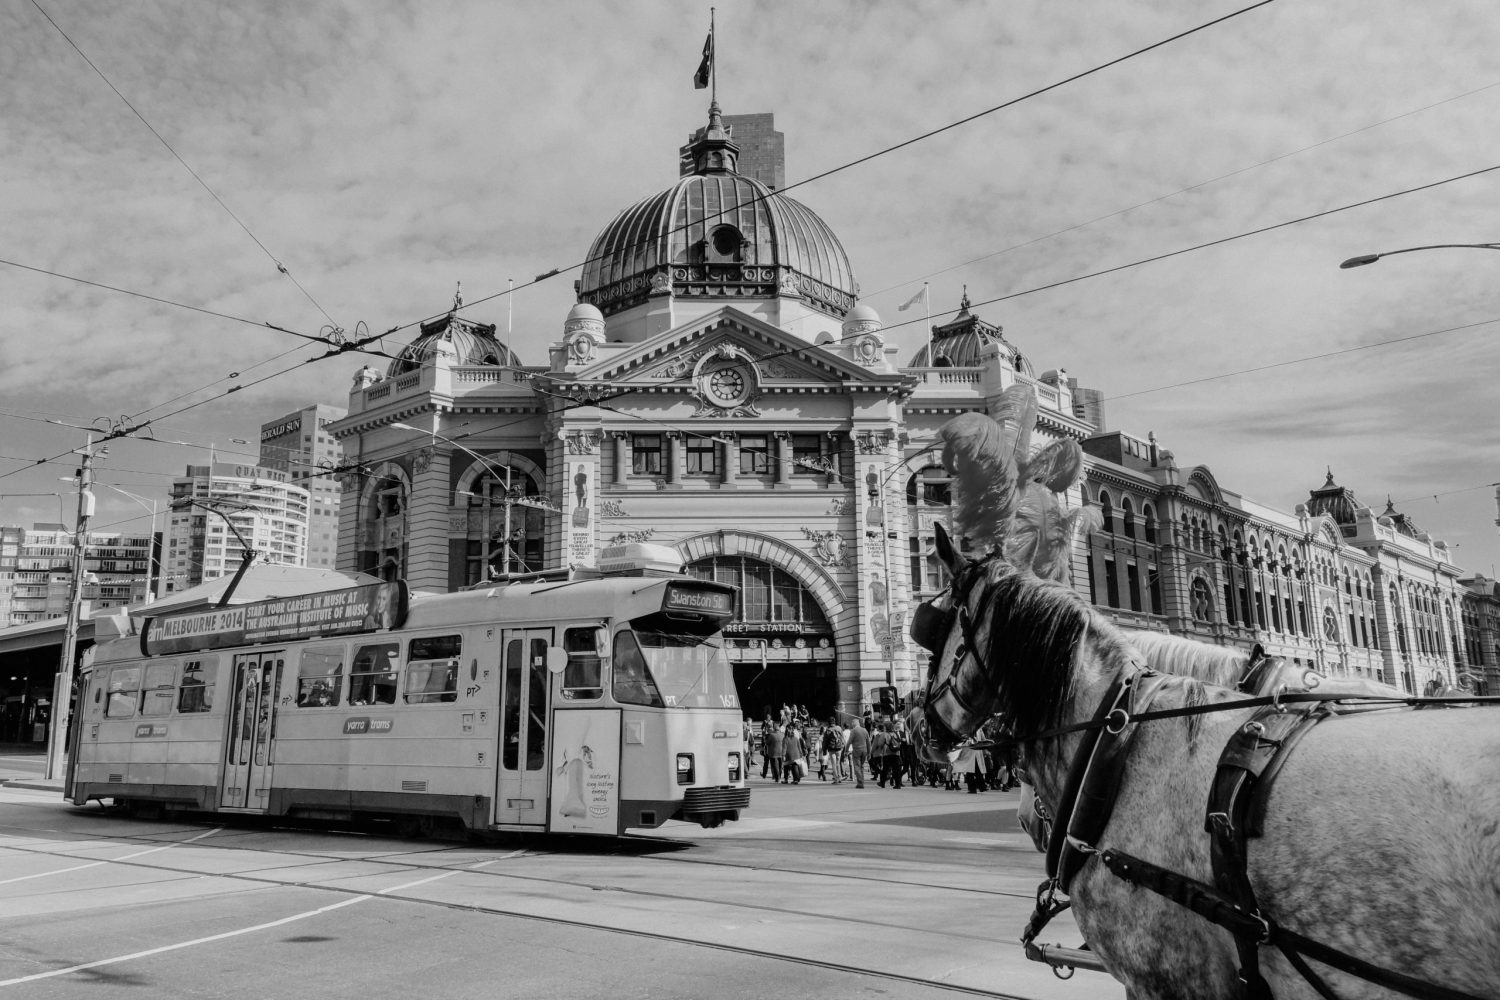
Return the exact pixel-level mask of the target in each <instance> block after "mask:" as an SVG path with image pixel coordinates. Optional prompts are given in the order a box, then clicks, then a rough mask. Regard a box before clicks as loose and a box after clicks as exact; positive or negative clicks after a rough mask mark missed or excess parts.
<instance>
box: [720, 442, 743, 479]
mask: <svg viewBox="0 0 1500 1000" xmlns="http://www.w3.org/2000/svg"><path fill="white" fill-rule="evenodd" d="M719 460H720V461H721V462H723V463H724V465H723V468H721V469H720V475H719V487H720V488H721V489H726V490H732V489H735V488H736V486H735V478H736V477H737V476H738V475H739V474H740V439H739V436H738V435H736V434H725V435H724V436H723V437H722V438H721V439H720V440H719Z"/></svg>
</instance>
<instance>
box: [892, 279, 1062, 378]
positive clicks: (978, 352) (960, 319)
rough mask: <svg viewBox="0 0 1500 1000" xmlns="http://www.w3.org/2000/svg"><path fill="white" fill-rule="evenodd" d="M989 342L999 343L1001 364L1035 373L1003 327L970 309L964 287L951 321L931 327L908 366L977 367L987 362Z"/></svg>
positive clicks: (966, 291) (1032, 374) (1024, 371)
mask: <svg viewBox="0 0 1500 1000" xmlns="http://www.w3.org/2000/svg"><path fill="white" fill-rule="evenodd" d="M992 344H995V345H999V348H1000V352H999V353H1000V359H1001V361H1002V362H1003V363H1004V364H1006V365H1008V366H1010V367H1011V368H1014V369H1015V370H1016V371H1018V372H1021V373H1022V374H1023V375H1029V376H1032V377H1033V378H1034V377H1036V372H1035V371H1034V370H1033V368H1032V364H1031V360H1030V359H1029V358H1027V357H1026V356H1025V355H1023V354H1022V353H1021V351H1020V349H1018V348H1017V347H1016V345H1014V344H1012V343H1011V342H1010V341H1008V340H1006V339H1005V334H1004V329H1003V328H1002V327H999V326H996V325H995V324H993V323H986V322H985V321H984V320H982V319H980V318H979V317H978V316H976V315H974V314H973V313H971V312H969V293H968V290H967V289H966V290H965V291H964V297H963V299H962V301H960V303H959V307H958V315H957V316H955V317H954V318H953V319H952V321H950V322H948V323H944V324H943V325H942V326H935V327H933V328H932V338H931V340H930V341H929V342H928V343H926V344H923V345H922V347H921V349H920V350H918V351H917V353H916V354H915V355H913V356H912V359H911V364H910V365H908V366H907V367H909V368H947V367H953V368H979V367H982V366H983V365H984V364H986V361H985V358H984V354H985V349H986V348H988V347H989V346H990V345H992ZM929 358H930V359H929Z"/></svg>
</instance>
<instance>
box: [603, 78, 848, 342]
mask: <svg viewBox="0 0 1500 1000" xmlns="http://www.w3.org/2000/svg"><path fill="white" fill-rule="evenodd" d="M689 152H690V155H692V156H693V158H694V164H695V167H694V171H695V172H694V173H691V174H688V175H686V176H683V177H680V178H678V180H677V182H676V183H675V184H673V185H672V186H671V187H669V188H667V189H666V190H665V191H662V192H661V193H659V194H655V195H652V196H651V197H649V198H645V199H643V200H642V201H639V202H637V203H636V204H635V205H632V206H631V207H630V208H627V209H625V211H623V212H621V213H620V214H619V215H618V216H617V217H616V218H615V220H614V221H613V222H611V223H610V224H609V225H607V226H605V227H604V229H603V231H602V232H600V233H599V235H598V237H596V238H595V240H594V243H593V246H591V247H590V248H589V254H588V260H587V262H586V263H585V264H584V267H583V275H582V277H581V278H580V279H579V281H578V301H579V302H583V303H589V304H592V305H594V306H597V307H598V308H599V310H600V311H601V312H602V313H603V314H604V315H605V316H612V315H614V314H615V313H618V312H620V311H622V310H625V309H629V308H631V307H632V306H635V305H639V304H640V303H642V302H645V301H646V300H647V299H648V298H650V297H651V296H653V295H664V294H667V293H671V294H673V295H675V296H677V297H679V298H686V299H716V300H732V299H735V298H773V297H777V296H793V297H797V298H801V299H803V300H805V301H806V302H807V303H808V304H809V305H811V306H812V307H813V308H815V309H817V310H819V311H820V312H823V313H826V314H828V315H830V316H835V317H839V318H842V317H843V316H844V315H845V314H846V313H847V312H848V311H849V310H850V309H851V308H853V307H854V304H855V301H856V299H857V298H858V294H859V282H858V281H856V280H855V277H854V268H853V267H852V266H851V265H850V263H849V255H848V254H847V253H845V252H844V247H843V244H841V243H840V242H839V240H838V237H837V236H835V235H834V233H833V230H832V229H830V228H829V227H828V224H827V223H826V222H824V221H823V220H822V219H821V218H819V217H818V216H817V214H816V213H815V212H813V211H812V210H811V209H810V208H808V207H807V206H805V205H803V204H802V203H801V202H798V201H796V200H795V199H792V198H788V197H787V196H786V195H784V194H780V193H778V192H776V191H773V190H772V189H771V188H769V187H767V186H766V185H765V184H762V183H761V182H760V181H758V180H755V179H753V178H750V177H745V176H742V175H740V174H738V173H736V172H735V165H736V157H737V155H738V152H739V147H738V146H736V145H735V144H734V141H733V140H732V139H731V138H730V137H729V134H728V133H727V132H726V131H725V130H724V128H723V123H722V118H721V115H720V112H719V106H718V104H717V103H715V104H713V105H712V106H711V107H710V109H709V127H708V129H707V130H706V131H705V132H704V133H703V135H702V136H701V137H700V138H699V139H698V140H697V141H695V142H694V143H693V144H692V145H691V146H690V147H689Z"/></svg>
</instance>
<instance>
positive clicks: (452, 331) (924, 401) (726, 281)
mask: <svg viewBox="0 0 1500 1000" xmlns="http://www.w3.org/2000/svg"><path fill="white" fill-rule="evenodd" d="M738 152H739V150H738V146H737V145H736V143H735V141H734V138H733V137H732V136H731V135H730V134H729V132H728V131H727V130H726V128H725V127H724V124H723V119H722V117H721V116H720V114H719V110H718V107H717V105H715V106H713V107H712V108H711V110H710V117H709V124H708V126H707V127H706V128H704V129H702V130H700V131H699V132H697V133H695V135H694V139H693V141H692V143H691V144H690V145H689V146H688V147H687V155H688V157H689V158H690V159H691V163H692V169H691V171H690V172H685V173H684V174H683V175H682V176H680V177H679V178H678V179H677V180H676V182H675V183H674V184H673V185H672V186H671V187H668V188H667V189H666V190H664V191H662V192H659V193H657V194H654V195H651V196H649V197H647V198H645V199H643V200H642V201H640V202H638V203H637V204H635V205H633V206H631V207H629V208H627V209H625V210H624V211H622V212H621V213H620V214H619V215H618V216H617V217H616V218H615V219H614V220H612V221H611V222H609V223H608V224H607V225H606V226H605V227H604V228H603V230H602V231H601V232H600V234H599V236H598V237H597V238H596V239H595V241H594V244H593V246H592V247H591V248H590V249H589V252H588V253H587V255H586V256H587V259H588V263H587V264H586V265H585V266H584V269H583V272H582V275H581V277H580V279H579V280H578V281H577V282H576V283H575V289H574V290H575V296H574V304H573V305H572V307H571V309H570V310H569V311H568V312H567V314H566V316H565V317H563V318H562V323H561V336H560V338H559V339H558V340H556V341H555V342H554V343H553V344H552V346H551V348H550V351H549V356H548V357H547V358H546V359H545V363H534V364H527V363H524V362H523V360H522V359H520V358H518V357H516V355H515V354H514V353H513V352H512V350H511V349H510V347H509V346H508V345H507V344H505V343H502V342H501V341H500V340H499V339H497V337H496V332H495V328H494V327H492V326H486V325H483V324H478V323H474V322H471V321H469V320H467V319H465V318H464V317H462V316H461V315H460V312H461V307H460V304H459V303H455V309H454V310H453V311H452V312H450V313H449V314H448V315H446V316H443V317H440V318H438V319H435V320H433V321H430V322H429V323H427V324H425V325H424V326H423V327H422V330H421V334H420V336H419V337H418V339H416V340H415V341H413V342H412V344H410V345H409V346H408V347H407V348H406V349H405V350H404V351H403V352H402V353H401V355H400V356H399V358H398V359H397V360H396V361H394V362H392V363H391V364H390V366H389V367H388V368H387V369H386V370H385V371H383V372H382V371H376V370H374V369H372V368H368V367H367V368H363V369H361V370H360V372H359V373H358V374H357V375H356V377H355V380H354V385H353V387H352V389H351V391H350V394H349V400H348V410H347V416H346V417H344V418H343V419H341V420H338V421H335V422H333V423H332V424H330V425H329V427H328V431H329V433H330V434H331V435H333V436H334V437H335V438H337V439H338V441H339V443H340V444H341V445H342V447H343V453H344V456H345V462H346V468H352V469H353V471H348V472H346V473H345V474H344V475H343V478H342V482H343V489H344V496H343V500H342V502H341V504H340V507H339V509H340V522H339V546H338V552H339V556H338V568H339V569H340V570H343V571H346V572H356V571H360V572H367V573H373V574H376V575H380V576H383V577H386V578H396V577H401V578H404V579H406V580H407V582H408V583H409V585H410V586H412V587H413V588H415V589H417V590H432V591H446V590H452V589H456V588H460V587H464V586H468V585H473V584H476V583H480V582H482V581H485V580H488V579H491V578H492V577H493V576H494V575H495V574H504V573H525V572H529V571H535V570H540V569H544V568H546V569H551V568H557V567H564V566H588V565H593V564H594V563H595V562H596V561H597V558H598V553H599V551H600V550H601V549H602V548H605V547H607V546H610V545H612V544H619V543H622V542H630V541H650V542H654V543H661V544H666V545H670V546H673V547H675V548H676V550H677V551H678V552H679V554H680V555H681V557H682V559H683V561H684V563H685V564H686V565H687V566H688V570H689V572H691V573H693V574H695V575H699V576H703V577H705V578H711V579H715V580H721V581H724V582H728V583H733V584H735V585H737V586H739V587H740V588H741V610H740V616H739V620H738V621H736V622H735V623H734V624H733V625H732V626H731V627H730V628H729V629H727V630H726V635H727V637H728V640H729V643H730V647H731V648H730V653H731V656H732V658H733V659H734V660H735V662H736V679H737V682H738V685H739V690H740V693H741V696H742V699H743V701H744V705H745V709H746V712H747V714H753V715H755V716H757V717H758V716H759V715H760V714H761V712H762V711H764V710H766V709H768V708H772V707H777V708H779V707H780V705H781V704H783V703H791V704H801V705H805V706H806V707H807V708H808V709H809V710H811V711H812V712H814V713H815V714H827V713H828V712H831V711H833V710H835V709H837V710H839V711H845V712H857V711H859V710H860V709H861V708H862V707H865V706H867V705H869V704H870V703H871V702H872V700H873V695H874V691H875V689H877V688H878V687H880V686H883V685H887V684H890V685H894V686H896V687H897V689H898V690H899V691H900V692H901V693H902V694H905V693H907V692H909V691H910V690H912V689H913V688H914V687H916V686H918V685H919V684H920V683H921V681H922V680H923V678H924V676H925V669H926V662H925V655H926V654H925V653H923V652H920V651H919V650H917V649H916V648H915V647H914V646H913V644H912V643H911V642H910V640H909V639H908V638H907V637H906V629H907V623H908V622H909V620H910V614H911V612H912V611H913V610H914V609H915V607H916V605H917V603H918V602H920V601H921V600H922V599H924V598H925V597H927V596H930V595H932V594H934V593H935V592H937V591H938V590H940V589H941V588H942V587H943V585H944V580H943V577H942V575H941V574H942V570H941V567H940V566H939V565H938V563H937V561H936V560H935V559H934V558H933V557H932V556H931V550H932V541H933V537H934V530H935V529H934V526H935V525H936V524H937V523H940V522H946V521H947V519H948V507H949V503H950V502H951V499H952V497H951V492H950V487H949V483H948V480H947V477H946V475H945V473H944V472H943V470H942V468H941V465H940V463H939V461H938V458H937V454H936V450H935V448H934V445H935V442H936V440H937V432H938V429H939V428H940V427H941V426H942V425H943V424H944V423H945V422H947V421H948V420H949V419H951V418H953V417H954V416H956V415H958V414H960V413H965V412H972V411H978V412H993V410H994V408H995V406H996V405H997V403H998V400H999V398H1000V395H1001V393H1003V392H1004V391H1005V390H1006V389H1007V388H1009V387H1010V386H1012V385H1014V384H1017V383H1020V384H1025V385H1028V386H1030V387H1032V388H1033V389H1034V391H1035V392H1036V395H1037V399H1038V403H1039V406H1038V419H1037V426H1036V428H1035V430H1034V432H1033V439H1034V440H1033V444H1034V445H1035V446H1038V447H1040V446H1042V445H1044V444H1046V443H1048V442H1050V441H1053V440H1056V439H1059V438H1062V437H1070V438H1073V439H1074V440H1077V441H1078V442H1079V443H1080V444H1081V445H1082V447H1083V449H1084V451H1085V456H1086V474H1085V477H1084V480H1083V481H1082V483H1081V484H1080V485H1078V486H1075V487H1074V488H1073V490H1072V491H1071V492H1070V494H1069V495H1068V496H1067V497H1066V498H1065V500H1066V502H1067V503H1068V504H1070V505H1076V504H1082V503H1093V504H1098V505H1099V506H1100V507H1101V508H1102V510H1103V511H1104V514H1105V520H1104V526H1103V528H1102V530H1101V531H1099V532H1097V533H1095V534H1093V535H1091V536H1090V537H1089V538H1088V539H1087V540H1086V541H1085V542H1083V543H1081V544H1080V545H1079V546H1078V547H1077V549H1076V552H1075V558H1074V565H1073V583H1074V586H1075V587H1076V588H1077V589H1078V590H1079V591H1080V593H1082V594H1084V595H1086V596H1087V597H1089V598H1090V599H1091V600H1092V601H1093V602H1094V603H1095V604H1096V605H1098V606H1099V607H1100V608H1101V610H1103V611H1105V612H1106V613H1107V614H1109V615H1110V616H1111V617H1112V618H1114V619H1115V620H1116V621H1117V622H1119V623H1120V624H1122V625H1124V626H1127V627H1134V628H1145V629H1154V630H1165V631H1172V632H1175V633H1178V634H1181V635H1185V636H1190V637H1193V638H1199V639H1203V640H1205V641H1209V642H1215V643H1219V644H1224V645H1233V646H1238V647H1241V648H1245V649H1249V648H1250V647H1251V646H1253V645H1255V644H1257V643H1259V644H1261V645H1263V646H1265V647H1266V648H1267V649H1268V650H1269V651H1271V652H1272V653H1277V654H1281V655H1286V656H1289V657H1292V658H1294V659H1296V660H1298V661H1299V662H1303V663H1306V664H1308V665H1311V666H1315V667H1318V668H1319V669H1322V670H1324V671H1327V672H1330V673H1335V674H1356V675H1364V676H1371V677H1379V678H1382V679H1384V680H1386V681H1388V682H1390V683H1393V684H1398V685H1402V686H1404V687H1406V688H1407V689H1408V690H1421V689H1423V688H1425V687H1427V686H1430V685H1432V684H1436V683H1443V684H1449V683H1453V682H1455V681H1456V680H1459V679H1461V678H1462V676H1463V675H1464V674H1465V673H1471V674H1473V675H1474V676H1475V678H1476V679H1477V680H1478V681H1479V682H1483V681H1485V680H1486V679H1488V680H1490V682H1491V683H1492V684H1493V683H1497V682H1500V674H1496V673H1495V672H1494V655H1495V652H1494V651H1495V644H1494V642H1493V641H1491V642H1490V643H1489V645H1488V647H1487V650H1488V651H1487V652H1486V647H1485V646H1484V643H1483V642H1480V641H1476V640H1475V639H1474V638H1473V637H1468V638H1466V637H1465V620H1466V617H1468V618H1473V616H1472V615H1470V616H1466V615H1465V614H1463V613H1462V611H1461V607H1462V602H1463V601H1464V595H1465V593H1466V585H1465V583H1463V582H1461V581H1460V571H1459V570H1458V569H1457V567H1455V566H1454V565H1453V564H1452V562H1451V560H1450V558H1449V554H1448V551H1447V548H1446V547H1445V546H1444V545H1443V543H1442V542H1440V541H1437V540H1435V539H1432V538H1431V537H1430V536H1428V535H1427V534H1426V533H1424V532H1421V531H1420V530H1418V529H1416V527H1415V526H1414V525H1412V524H1411V523H1410V521H1409V520H1407V519H1405V518H1404V517H1402V516H1401V515H1399V514H1397V513H1396V512H1395V511H1394V510H1388V511H1386V512H1385V513H1383V514H1380V515H1374V514H1372V513H1371V512H1370V510H1369V508H1366V507H1363V506H1361V505H1359V503H1358V501H1356V500H1355V498H1354V496H1353V494H1352V493H1351V492H1349V491H1348V490H1345V489H1342V488H1340V487H1337V486H1335V485H1334V483H1333V479H1332V475H1331V474H1330V476H1329V481H1328V483H1327V484H1325V486H1324V487H1322V488H1320V489H1316V490H1311V491H1310V493H1309V497H1308V500H1307V502H1306V503H1304V504H1300V505H1298V506H1297V507H1296V508H1295V510H1293V511H1291V512H1285V511H1281V510H1277V509H1274V508H1272V507H1267V506H1264V505H1261V504H1258V503H1255V502H1254V501H1251V500H1249V499H1247V498H1245V497H1243V496H1241V495H1239V494H1237V493H1234V492H1232V491H1230V490H1227V489H1225V488H1223V487H1222V486H1221V485H1220V484H1219V483H1218V482H1217V481H1216V479H1215V477H1214V476H1213V474H1212V472H1211V471H1210V470H1209V469H1208V468H1207V467H1206V466H1202V465H1199V466H1192V467H1179V466H1178V464H1177V462H1176V460H1175V459H1174V458H1173V456H1172V455H1171V453H1170V452H1168V451H1166V450H1165V449H1163V448H1162V447H1160V446H1159V445H1158V443H1157V442H1156V441H1155V440H1153V439H1151V438H1150V437H1149V436H1148V437H1147V438H1145V439H1142V438H1140V437H1138V436H1135V435H1130V434H1124V433H1120V432H1116V431H1112V430H1110V429H1108V427H1107V423H1106V419H1105V414H1104V407H1103V404H1102V402H1101V399H1100V394H1099V393H1098V392H1096V391H1092V390H1090V389H1088V388H1086V387H1080V386H1079V384H1078V382H1077V380H1076V379H1075V378H1073V377H1071V376H1070V375H1069V374H1068V373H1067V371H1066V370H1065V369H1063V368H1061V367H1058V368H1052V369H1048V370H1044V371H1041V372H1040V374H1039V373H1038V371H1037V369H1036V367H1035V366H1034V365H1033V362H1032V360H1031V359H1030V358H1029V357H1028V356H1026V355H1024V354H1023V353H1022V352H1021V351H1020V349H1019V348H1018V347H1017V346H1016V345H1015V344H1014V343H1012V342H1011V341H1010V340H1008V339H1007V338H1006V337H1005V335H1004V331H1003V330H1002V329H1001V328H1000V327H999V326H997V325H994V324H991V323H988V322H986V321H984V320H983V319H981V318H980V317H979V316H977V315H975V314H974V313H973V312H972V311H971V308H970V305H969V302H968V299H967V296H965V298H964V300H963V301H962V302H961V303H960V304H959V308H958V311H957V314H956V315H955V316H953V318H952V319H951V320H949V321H947V322H944V323H941V324H939V325H937V326H935V327H933V329H932V332H931V337H930V339H929V342H928V344H927V345H926V346H924V347H923V348H922V349H921V350H920V351H919V352H917V353H916V355H915V356H913V357H910V358H907V359H902V358H900V357H898V356H897V355H898V349H897V348H896V347H894V346H891V345H889V344H888V343H887V341H886V337H885V335H884V333H883V324H882V321H881V318H880V317H879V315H878V314H876V312H875V311H874V310H873V309H871V308H870V307H869V306H866V305H862V304H861V303H860V302H859V285H858V282H857V281H856V279H855V275H854V270H853V267H852V265H851V263H850V258H849V256H848V254H847V253H846V252H845V250H844V248H843V246H842V245H841V244H840V242H839V240H838V238H837V236H836V235H835V234H834V233H833V231H832V230H831V229H830V228H829V227H828V226H827V224H826V223H824V222H823V220H822V219H820V218H819V217H818V216H817V215H816V214H815V213H814V212H813V211H812V210H811V209H809V208H808V207H806V206H805V205H802V204H801V203H800V202H798V201H796V200H794V199H792V198H790V197H787V196H786V195H784V194H780V193H778V192H776V191H773V190H772V189H771V188H770V187H768V186H767V185H766V184H765V183H762V182H761V181H758V180H756V179H754V178H752V177H748V176H745V175H742V174H741V173H739V172H738V170H737V158H738ZM538 360H540V359H538ZM1475 620H1477V619H1475ZM1475 650H1478V651H1479V652H1480V654H1481V659H1483V658H1485V657H1488V660H1486V662H1485V663H1481V664H1475V663H1473V662H1472V654H1473V651H1475ZM1486 670H1488V671H1489V673H1488V674H1487V673H1486Z"/></svg>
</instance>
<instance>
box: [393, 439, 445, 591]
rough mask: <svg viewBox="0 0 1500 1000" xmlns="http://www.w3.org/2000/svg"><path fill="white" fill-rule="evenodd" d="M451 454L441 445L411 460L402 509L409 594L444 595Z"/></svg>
mask: <svg viewBox="0 0 1500 1000" xmlns="http://www.w3.org/2000/svg"><path fill="white" fill-rule="evenodd" d="M451 459H452V452H451V450H450V449H449V448H447V447H444V446H443V445H442V443H441V442H439V444H438V445H437V446H436V447H432V446H428V447H425V448H423V449H421V450H420V451H418V452H417V454H416V455H415V456H414V457H413V459H412V467H411V468H412V484H411V495H410V496H409V497H408V498H407V509H406V572H405V574H404V575H405V577H406V582H407V585H408V586H410V587H411V588H412V589H413V590H429V591H435V592H437V593H439V594H445V593H447V592H448V583H449V579H448V506H449V503H450V502H451V500H452V495H451V493H450V491H449V488H448V469H449V463H450V461H451Z"/></svg>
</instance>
